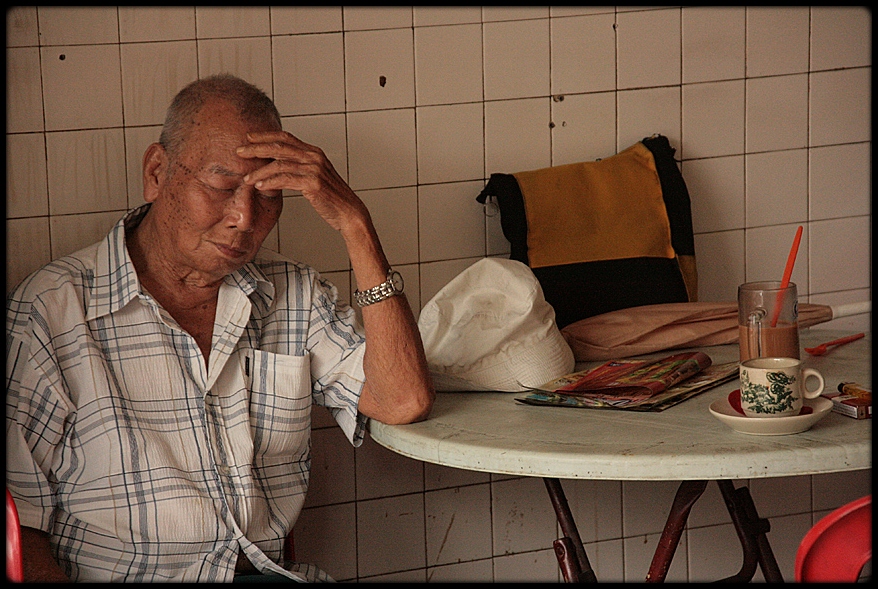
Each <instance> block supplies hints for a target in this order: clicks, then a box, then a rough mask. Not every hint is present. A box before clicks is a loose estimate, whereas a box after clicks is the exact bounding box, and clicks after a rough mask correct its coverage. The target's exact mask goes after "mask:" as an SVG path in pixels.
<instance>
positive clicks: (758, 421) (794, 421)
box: [710, 397, 832, 436]
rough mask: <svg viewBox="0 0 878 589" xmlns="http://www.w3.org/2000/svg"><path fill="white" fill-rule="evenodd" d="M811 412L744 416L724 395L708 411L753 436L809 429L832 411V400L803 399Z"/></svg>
mask: <svg viewBox="0 0 878 589" xmlns="http://www.w3.org/2000/svg"><path fill="white" fill-rule="evenodd" d="M805 405H806V406H808V407H811V409H812V412H811V413H808V414H807V415H794V416H793V417H745V416H743V415H741V414H740V413H738V412H737V411H735V410H734V409H732V406H731V405H729V400H728V399H727V398H726V397H723V398H722V399H718V400H716V401H714V402H713V403H711V404H710V412H711V413H712V414H713V416H714V417H716V418H717V419H719V420H720V421H721V422H723V423H724V424H726V425H727V426H729V427H730V428H732V429H733V430H735V431H736V432H740V433H742V434H751V435H754V436H785V435H788V434H797V433H799V432H803V431H805V430H807V429H810V428H811V426H812V425H814V424H815V423H817V422H818V421H820V420H821V419H823V418H824V417H826V415H827V414H828V413H829V412H830V411H832V401H830V400H829V399H824V398H822V397H817V398H816V399H805Z"/></svg>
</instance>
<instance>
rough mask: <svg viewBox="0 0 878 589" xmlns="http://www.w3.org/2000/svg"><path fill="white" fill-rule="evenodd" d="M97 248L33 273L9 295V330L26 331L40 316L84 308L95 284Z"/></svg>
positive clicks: (7, 310)
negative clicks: (30, 318) (32, 317)
mask: <svg viewBox="0 0 878 589" xmlns="http://www.w3.org/2000/svg"><path fill="white" fill-rule="evenodd" d="M96 253H97V244H96V245H94V246H90V247H87V248H84V249H82V250H80V251H78V252H76V253H74V254H70V255H68V256H64V257H61V258H58V259H57V260H53V261H51V262H49V263H48V264H46V265H45V266H43V267H42V268H40V269H38V270H36V271H35V272H32V273H31V274H30V275H28V276H27V277H26V278H25V279H24V280H22V281H21V282H20V283H18V285H17V286H16V287H15V288H14V289H13V290H11V291H10V292H9V293H8V294H7V295H6V329H7V332H9V333H11V332H14V331H16V330H18V329H23V328H24V326H25V325H26V324H27V322H28V318H29V317H30V316H31V315H33V314H34V313H36V314H37V315H40V316H43V317H44V319H45V318H46V315H47V314H55V313H60V312H68V311H69V309H70V306H71V305H74V306H79V307H82V308H84V305H85V301H86V300H87V298H88V296H87V293H86V291H87V290H88V289H89V288H90V287H91V286H92V284H93V282H94V274H95V271H94V267H95V266H94V259H95V256H96Z"/></svg>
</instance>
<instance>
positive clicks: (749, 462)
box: [370, 328, 872, 577]
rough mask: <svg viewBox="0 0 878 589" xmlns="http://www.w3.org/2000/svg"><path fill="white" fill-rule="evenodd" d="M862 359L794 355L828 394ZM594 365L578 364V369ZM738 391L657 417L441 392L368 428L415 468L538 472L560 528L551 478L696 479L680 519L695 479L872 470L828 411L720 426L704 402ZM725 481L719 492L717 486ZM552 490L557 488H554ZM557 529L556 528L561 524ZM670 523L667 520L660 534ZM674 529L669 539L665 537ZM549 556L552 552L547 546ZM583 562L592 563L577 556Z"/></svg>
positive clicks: (852, 423) (866, 454) (733, 356)
mask: <svg viewBox="0 0 878 589" xmlns="http://www.w3.org/2000/svg"><path fill="white" fill-rule="evenodd" d="M847 334H848V333H847V332H837V331H829V330H821V329H819V328H811V329H805V330H802V332H801V336H800V339H801V345H802V347H803V348H804V347H810V346H814V345H816V344H818V343H822V342H824V341H828V340H832V339H835V338H837V337H841V336H843V335H847ZM702 351H704V352H706V353H707V354H708V355H709V356H710V357H711V359H712V360H713V363H714V364H719V363H723V362H729V361H736V360H737V359H738V346H737V344H732V345H726V346H712V347H707V348H703V349H702ZM670 353H671V352H670V351H665V352H660V353H656V354H650V355H647V356H644V358H656V359H657V358H660V357H663V356H667V355H669V354H670ZM871 358H872V338H871V333H868V334H866V337H865V338H863V339H860V340H857V341H855V342H852V343H849V344H846V345H844V346H840V347H838V348H831V349H830V352H829V353H827V354H826V355H824V356H820V357H813V356H810V355H808V354H807V353H806V352H804V350H803V351H802V359H803V360H804V361H805V365H806V366H810V367H813V368H816V369H818V370H819V371H821V372H822V374H823V376H824V378H825V380H826V387H827V389H835V387H837V385H838V383H839V382H842V381H845V382H849V381H853V382H857V383H860V384H861V385H864V386H866V387H867V388H871V384H872V381H871ZM597 364H599V363H598V362H593V363H589V364H581V365H578V366H577V369H583V368H586V367H589V366H592V365H597ZM739 387H740V381H739V380H738V379H733V380H731V381H729V382H727V383H725V384H722V385H719V386H718V387H716V388H714V389H711V390H708V391H706V392H704V393H702V394H700V395H698V396H695V397H693V398H690V399H687V400H686V401H683V402H682V403H680V404H678V405H675V406H673V407H670V408H668V409H666V410H664V411H661V412H658V413H650V412H635V411H628V410H617V409H582V408H569V407H538V406H531V405H524V404H520V403H518V402H516V401H515V400H514V399H515V397H516V396H523V395H524V393H472V392H469V393H445V392H442V393H438V394H437V398H436V403H435V405H434V407H433V411H432V413H431V415H430V417H429V418H428V419H427V420H425V421H422V422H419V423H414V424H409V425H396V426H390V425H386V424H382V423H379V422H375V421H372V422H371V424H370V433H371V436H372V438H373V439H374V440H375V441H377V442H378V443H379V444H381V445H382V446H384V447H386V448H388V449H390V450H392V451H394V452H397V453H399V454H402V455H404V456H408V457H410V458H414V459H417V460H421V461H424V462H432V463H435V464H441V465H444V466H450V467H454V468H462V469H467V470H476V471H484V472H493V473H502V474H510V475H522V476H536V477H542V478H544V479H545V480H546V484H547V487H549V493H550V496H552V500H553V503H555V505H556V511H558V510H559V509H561V510H562V511H566V512H567V513H565V514H562V513H561V512H559V513H558V515H559V521H561V519H562V517H566V516H567V515H569V510H566V500H564V497H563V491H561V490H560V483H558V481H557V480H556V479H607V480H638V481H650V480H655V481H666V480H675V481H684V482H685V481H692V482H696V483H697V484H694V485H693V484H682V485H681V489H680V493H678V496H680V495H681V493H682V495H684V496H686V497H680V503H681V505H680V508H679V510H676V511H674V512H672V516H674V517H675V518H677V519H680V518H681V517H682V524H685V517H686V516H688V508H691V504H692V503H694V500H695V499H697V497H698V496H700V494H701V491H703V486H702V483H704V484H706V481H712V480H715V481H718V482H720V483H721V488H722V489H724V491H723V492H724V495H726V494H727V492H728V493H730V492H731V490H730V489H731V483H730V482H729V481H731V480H735V479H751V478H762V477H783V476H794V475H808V474H818V473H831V472H841V471H850V470H860V469H869V468H871V466H872V423H871V419H866V420H855V419H853V418H851V417H846V416H843V415H840V414H837V413H834V412H832V413H830V414H829V415H827V416H826V417H824V418H823V419H822V420H820V421H819V422H817V423H816V424H814V425H813V426H812V427H811V429H809V430H807V431H804V432H801V433H797V434H792V435H781V436H756V435H748V434H742V433H739V432H736V431H734V430H732V429H731V428H730V427H728V426H726V425H725V424H723V423H721V422H720V421H718V420H717V419H716V418H715V417H714V416H713V415H711V413H710V411H709V410H708V407H709V406H710V404H711V403H712V402H714V401H716V400H717V399H722V398H724V397H727V396H728V394H729V393H730V392H731V391H732V390H734V389H736V388H739ZM723 481H724V482H725V483H728V485H727V486H724V483H723ZM555 483H558V485H557V487H556V488H555V489H554V490H553V487H554V486H555ZM699 488H700V491H698V489H699ZM744 489H746V487H744ZM556 493H560V496H557V495H556ZM693 495H694V499H693ZM745 499H747V498H745ZM727 500H728V497H727ZM750 503H751V505H752V502H750ZM687 504H688V507H687ZM680 510H682V512H680ZM678 512H679V513H678ZM730 512H731V507H730ZM732 517H733V520H734V519H735V517H736V515H735V514H734V513H733V514H732ZM674 525H681V522H679V521H678V522H676V523H675V524H674ZM736 525H737V523H736ZM564 527H565V525H564V522H562V529H563V528H564ZM567 527H571V528H572V529H571V532H572V535H573V536H575V538H574V542H573V547H572V549H573V550H576V552H579V550H580V548H581V542H579V541H578V533H576V532H575V524H573V523H572V518H571V521H570V522H568V526H567ZM670 527H672V525H671V521H670V518H669V522H668V526H666V530H668V529H669V528H670ZM681 529H682V528H681ZM675 533H676V532H672V536H673V534H675ZM763 536H764V534H763ZM678 538H679V536H677V539H678ZM670 541H671V542H672V544H673V546H672V547H670V553H671V554H670V556H671V557H672V556H673V549H674V548H676V541H675V540H674V538H673V537H671V538H670ZM566 548H567V549H568V550H569V549H570V547H569V546H567V547H566ZM562 549H564V547H562ZM556 550H559V548H558V547H557V546H556ZM746 550H747V548H746V547H745V552H746ZM581 556H584V551H583V554H582V555H581ZM657 558H658V560H662V561H663V563H662V564H661V565H659V566H658V567H657V568H662V567H663V566H664V565H665V564H669V561H670V558H667V563H664V556H662V557H661V558H659V557H658V556H657ZM771 560H773V557H771ZM559 561H560V556H559ZM582 564H583V565H584V566H585V567H586V568H590V567H588V564H587V561H586V562H585V563H582ZM760 564H761V561H760ZM763 568H764V567H763ZM754 570H755V569H754ZM665 571H666V569H665ZM651 574H653V571H652V569H651ZM656 574H660V573H656ZM751 576H752V575H751ZM766 576H767V577H768V576H769V575H766ZM565 577H566V573H565Z"/></svg>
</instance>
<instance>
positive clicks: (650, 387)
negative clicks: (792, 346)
mask: <svg viewBox="0 0 878 589" xmlns="http://www.w3.org/2000/svg"><path fill="white" fill-rule="evenodd" d="M737 375H738V363H737V362H727V363H725V364H718V365H713V364H712V361H711V359H710V357H709V356H708V355H707V354H705V353H704V352H685V353H680V354H674V355H671V356H667V357H665V358H662V359H660V360H654V361H651V360H633V359H628V360H612V361H609V362H606V363H604V364H601V365H600V366H597V367H595V368H591V369H587V370H583V371H580V372H575V373H573V374H568V375H566V376H562V377H560V378H557V379H555V380H553V381H550V382H547V383H545V384H544V385H541V386H539V387H537V388H535V389H532V390H531V391H529V393H528V394H527V396H525V397H519V398H516V399H515V400H516V401H518V402H520V403H524V404H528V405H549V406H556V407H584V408H612V409H631V410H635V411H663V410H665V409H667V408H668V407H672V406H674V405H676V404H677V403H680V402H681V401H684V400H686V399H689V398H691V397H694V396H695V395H697V394H699V393H702V392H704V391H706V390H709V389H711V388H713V387H715V386H717V385H720V384H722V383H724V382H727V381H729V380H731V379H733V378H735V377H736V376H737Z"/></svg>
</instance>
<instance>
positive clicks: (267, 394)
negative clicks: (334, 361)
mask: <svg viewBox="0 0 878 589" xmlns="http://www.w3.org/2000/svg"><path fill="white" fill-rule="evenodd" d="M245 363H246V364H249V366H246V367H245V373H246V374H247V379H248V381H249V388H250V426H251V428H252V431H253V442H254V453H255V456H256V457H257V460H258V459H259V458H266V457H268V456H286V457H289V456H290V455H293V456H297V455H301V454H303V453H307V446H308V440H309V437H310V431H311V362H310V356H308V355H307V354H305V355H303V356H287V355H283V354H274V353H271V352H264V351H261V350H254V351H253V352H252V355H249V356H248V357H247V358H246V359H245Z"/></svg>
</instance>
